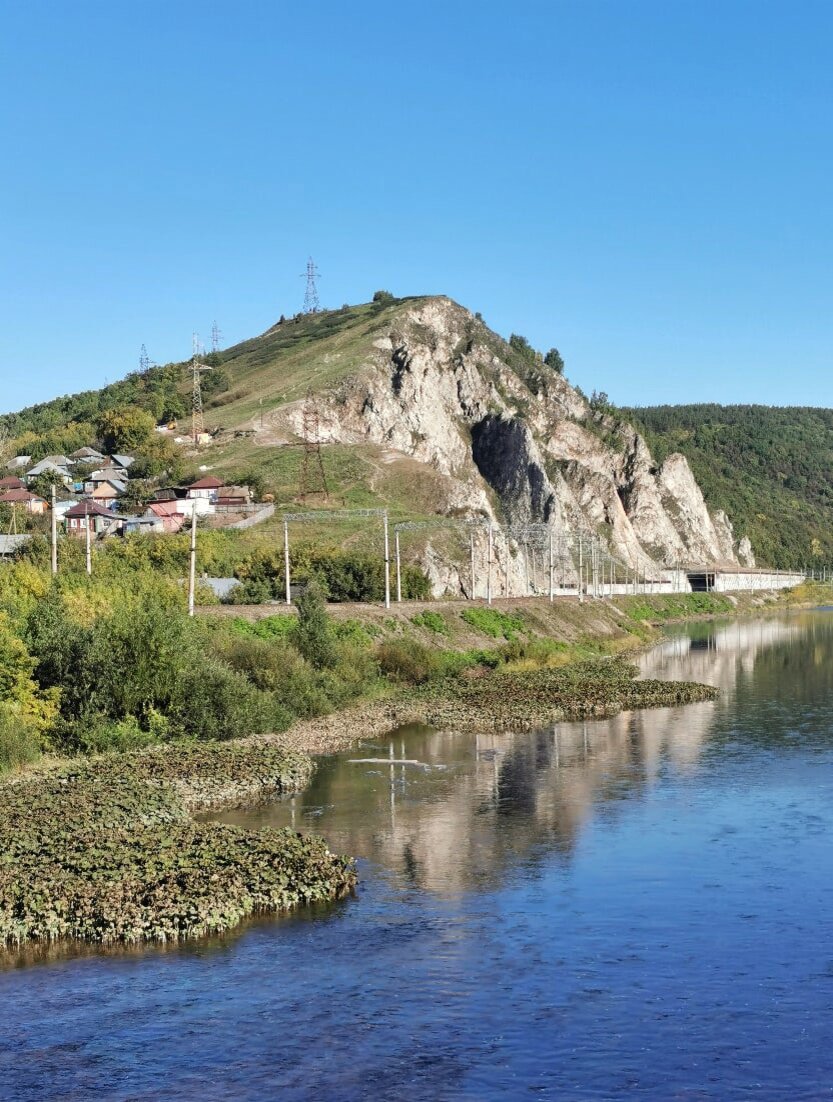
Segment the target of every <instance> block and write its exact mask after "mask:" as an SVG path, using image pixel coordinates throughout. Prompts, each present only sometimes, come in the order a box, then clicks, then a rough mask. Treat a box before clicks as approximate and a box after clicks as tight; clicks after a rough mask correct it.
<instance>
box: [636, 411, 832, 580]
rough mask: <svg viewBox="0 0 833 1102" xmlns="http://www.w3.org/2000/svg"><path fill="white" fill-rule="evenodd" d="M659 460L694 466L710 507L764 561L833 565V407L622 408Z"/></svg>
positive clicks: (786, 565)
mask: <svg viewBox="0 0 833 1102" xmlns="http://www.w3.org/2000/svg"><path fill="white" fill-rule="evenodd" d="M622 412H624V413H625V414H626V415H627V416H628V417H630V418H632V419H633V420H634V421H635V422H636V423H637V424H638V426H639V427H640V428H641V429H642V430H643V432H644V433H645V435H646V437H647V439H648V443H649V445H650V447H651V450H652V452H653V454H654V456H655V458H656V459H657V461H658V462H662V460H663V459H664V458H665V456H666V455H668V454H669V453H670V452H672V451H680V452H682V453H683V454H684V455H685V456H686V457H687V458H688V460H689V462H690V463H691V467H692V470H693V472H694V476H695V478H696V479H697V481H698V482H699V484H700V486H701V488H702V490H703V493H704V495H705V497H706V501H707V502H708V504H709V506H710V508H712V509H725V510H726V512H727V513H728V515H729V516H730V517H731V518H732V522H733V524H734V526H735V531H736V534H737V535H739V536H742V535H748V536H749V538H750V539H751V541H752V546H753V548H754V550H755V553H756V555H757V556H758V559H759V561H760V562H762V563H767V564H771V565H773V566H777V567H781V568H790V567H803V566H804V565H808V566H811V567H812V566H817V567H820V566H823V565H824V566H827V567H829V566H830V564H831V563H833V479H831V472H833V409H817V408H814V407H786V408H778V407H770V406H719V405H690V406H653V407H644V408H636V409H627V410H623V411H622Z"/></svg>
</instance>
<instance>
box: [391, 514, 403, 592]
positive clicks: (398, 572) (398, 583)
mask: <svg viewBox="0 0 833 1102" xmlns="http://www.w3.org/2000/svg"><path fill="white" fill-rule="evenodd" d="M393 545H394V548H395V551H394V554H395V555H396V603H397V604H398V605H401V604H402V564H401V560H400V555H399V531H398V529H397V531H395V532H394V534H393Z"/></svg>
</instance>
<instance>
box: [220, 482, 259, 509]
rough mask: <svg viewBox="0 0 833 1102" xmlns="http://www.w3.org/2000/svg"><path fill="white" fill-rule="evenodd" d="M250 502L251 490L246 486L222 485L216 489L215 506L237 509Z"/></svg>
mask: <svg viewBox="0 0 833 1102" xmlns="http://www.w3.org/2000/svg"><path fill="white" fill-rule="evenodd" d="M251 502H252V491H251V490H250V489H249V487H248V486H222V487H221V488H220V489H219V490H218V491H217V507H218V508H223V509H237V508H239V507H240V506H243V505H250V504H251Z"/></svg>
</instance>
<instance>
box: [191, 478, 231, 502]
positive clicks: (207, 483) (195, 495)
mask: <svg viewBox="0 0 833 1102" xmlns="http://www.w3.org/2000/svg"><path fill="white" fill-rule="evenodd" d="M222 489H224V486H223V483H222V482H221V480H220V479H219V478H215V477H214V476H213V475H206V477H205V478H201V479H199V481H197V482H192V483H191V485H190V486H189V487H188V494H187V496H188V498H189V499H190V500H192V501H197V500H200V499H202V500H204V501H208V502H210V503H211V504H212V505H216V504H217V497H218V496H219V493H220V491H221V490H222Z"/></svg>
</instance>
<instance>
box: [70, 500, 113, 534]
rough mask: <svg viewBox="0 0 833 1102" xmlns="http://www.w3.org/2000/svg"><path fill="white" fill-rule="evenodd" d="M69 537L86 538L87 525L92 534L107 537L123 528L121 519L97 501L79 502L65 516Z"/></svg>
mask: <svg viewBox="0 0 833 1102" xmlns="http://www.w3.org/2000/svg"><path fill="white" fill-rule="evenodd" d="M64 523H65V524H66V530H67V535H69V536H84V535H86V532H87V525H88V524H89V526H90V532H91V533H92V534H94V535H96V536H106V535H108V534H109V533H111V532H116V531H118V529H119V528H120V527H121V518H120V517H117V516H115V515H114V514H113V513H112V512H111V511H110V510H109V509H104V508H102V507H101V506H100V505H99V504H98V503H97V502H95V501H79V502H78V504H77V505H73V507H72V508H71V509H68V510H67V512H66V514H65V515H64Z"/></svg>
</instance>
